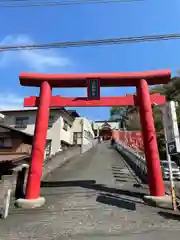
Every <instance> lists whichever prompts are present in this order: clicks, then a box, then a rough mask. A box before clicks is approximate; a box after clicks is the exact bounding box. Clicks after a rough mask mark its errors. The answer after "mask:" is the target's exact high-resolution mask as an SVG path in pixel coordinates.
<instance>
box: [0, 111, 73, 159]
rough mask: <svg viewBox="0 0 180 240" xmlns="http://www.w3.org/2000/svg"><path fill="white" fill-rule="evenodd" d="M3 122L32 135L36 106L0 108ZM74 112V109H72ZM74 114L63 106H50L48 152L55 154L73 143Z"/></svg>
mask: <svg viewBox="0 0 180 240" xmlns="http://www.w3.org/2000/svg"><path fill="white" fill-rule="evenodd" d="M0 112H1V113H2V114H3V115H4V116H5V117H4V123H5V124H6V125H9V126H11V127H14V128H15V129H17V130H20V131H22V132H25V133H27V134H30V135H34V129H35V122H36V113H37V108H23V109H17V110H14V109H13V110H1V111H0ZM73 112H74V111H73ZM74 114H75V113H74ZM73 122H74V116H72V115H71V112H68V111H66V109H64V108H51V109H50V116H49V125H48V132H47V139H48V141H47V146H46V151H48V152H49V153H48V154H50V155H51V154H55V153H56V152H58V151H61V150H63V148H66V147H68V146H71V145H72V144H73V137H72V130H71V127H72V124H73Z"/></svg>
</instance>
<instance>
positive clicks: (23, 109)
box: [0, 107, 76, 118]
mask: <svg viewBox="0 0 180 240" xmlns="http://www.w3.org/2000/svg"><path fill="white" fill-rule="evenodd" d="M37 109H38V108H37V107H31V108H18V109H0V113H2V114H5V115H6V113H13V112H31V111H37ZM50 110H51V111H52V110H53V111H63V112H65V113H67V114H68V115H69V116H70V117H72V118H74V116H73V114H72V113H71V111H73V113H74V111H75V110H70V111H69V110H66V109H65V108H63V107H51V108H50ZM75 112H76V111H75Z"/></svg>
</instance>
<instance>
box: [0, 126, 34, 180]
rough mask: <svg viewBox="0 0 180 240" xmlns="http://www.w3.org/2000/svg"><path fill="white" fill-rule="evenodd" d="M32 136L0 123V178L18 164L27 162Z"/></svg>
mask: <svg viewBox="0 0 180 240" xmlns="http://www.w3.org/2000/svg"><path fill="white" fill-rule="evenodd" d="M32 142H33V136H32V135H30V134H27V133H25V132H21V131H19V130H17V129H15V128H12V127H10V126H6V125H4V124H0V179H1V177H2V175H4V174H8V173H9V174H11V173H10V171H11V169H13V168H14V167H16V166H18V165H19V164H20V165H21V164H23V163H25V164H29V160H30V154H31V149H32Z"/></svg>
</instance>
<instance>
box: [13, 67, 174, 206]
mask: <svg viewBox="0 0 180 240" xmlns="http://www.w3.org/2000/svg"><path fill="white" fill-rule="evenodd" d="M170 76H171V75H170V71H169V70H163V71H151V72H142V73H99V74H96V73H95V74H33V73H21V74H20V83H21V85H23V86H34V87H40V97H39V98H38V99H37V98H36V97H30V99H25V106H26V107H27V106H28V104H27V102H28V101H29V100H30V105H29V106H31V107H32V106H38V113H37V119H36V127H35V135H34V142H33V148H32V159H31V166H30V170H29V176H28V182H27V189H26V196H25V199H18V200H17V205H18V206H20V207H24V208H34V207H39V206H41V205H43V204H44V202H45V199H44V198H42V197H40V184H41V176H42V167H43V161H44V150H45V142H46V134H47V129H48V117H49V107H50V106H51V107H55V106H56V107H57V106H59V107H72V106H85V107H94V106H125V105H126V106H127V105H129V106H134V103H135V101H137V105H138V106H139V108H140V117H141V125H142V133H143V139H144V148H145V154H146V160H147V169H148V184H149V190H150V195H151V196H150V197H155V198H158V199H159V197H160V199H162V198H163V197H164V195H165V193H164V184H163V179H162V173H161V169H160V160H159V153H158V148H157V142H156V135H155V128H154V122H153V116H152V109H151V104H152V99H151V98H152V97H151V96H150V95H149V90H148V85H153V84H165V83H168V81H169V80H170ZM89 79H98V80H99V81H100V86H101V87H119V86H136V88H137V98H136V100H135V98H134V96H132V95H131V96H127V97H104V98H103V97H102V98H101V99H99V100H88V99H87V98H77V99H76V98H75V99H73V98H63V97H59V96H55V97H51V88H52V87H56V88H75V87H87V81H88V80H89ZM152 96H153V95H152ZM155 97H156V96H155ZM26 100H27V101H26ZM37 100H38V101H37ZM157 104H158V103H157Z"/></svg>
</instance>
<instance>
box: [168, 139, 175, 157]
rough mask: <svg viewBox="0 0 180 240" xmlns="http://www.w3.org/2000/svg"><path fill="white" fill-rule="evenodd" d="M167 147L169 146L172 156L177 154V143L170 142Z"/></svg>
mask: <svg viewBox="0 0 180 240" xmlns="http://www.w3.org/2000/svg"><path fill="white" fill-rule="evenodd" d="M167 145H168V152H169V154H170V155H174V154H176V153H177V149H176V141H172V142H169V143H168V144H167Z"/></svg>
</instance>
